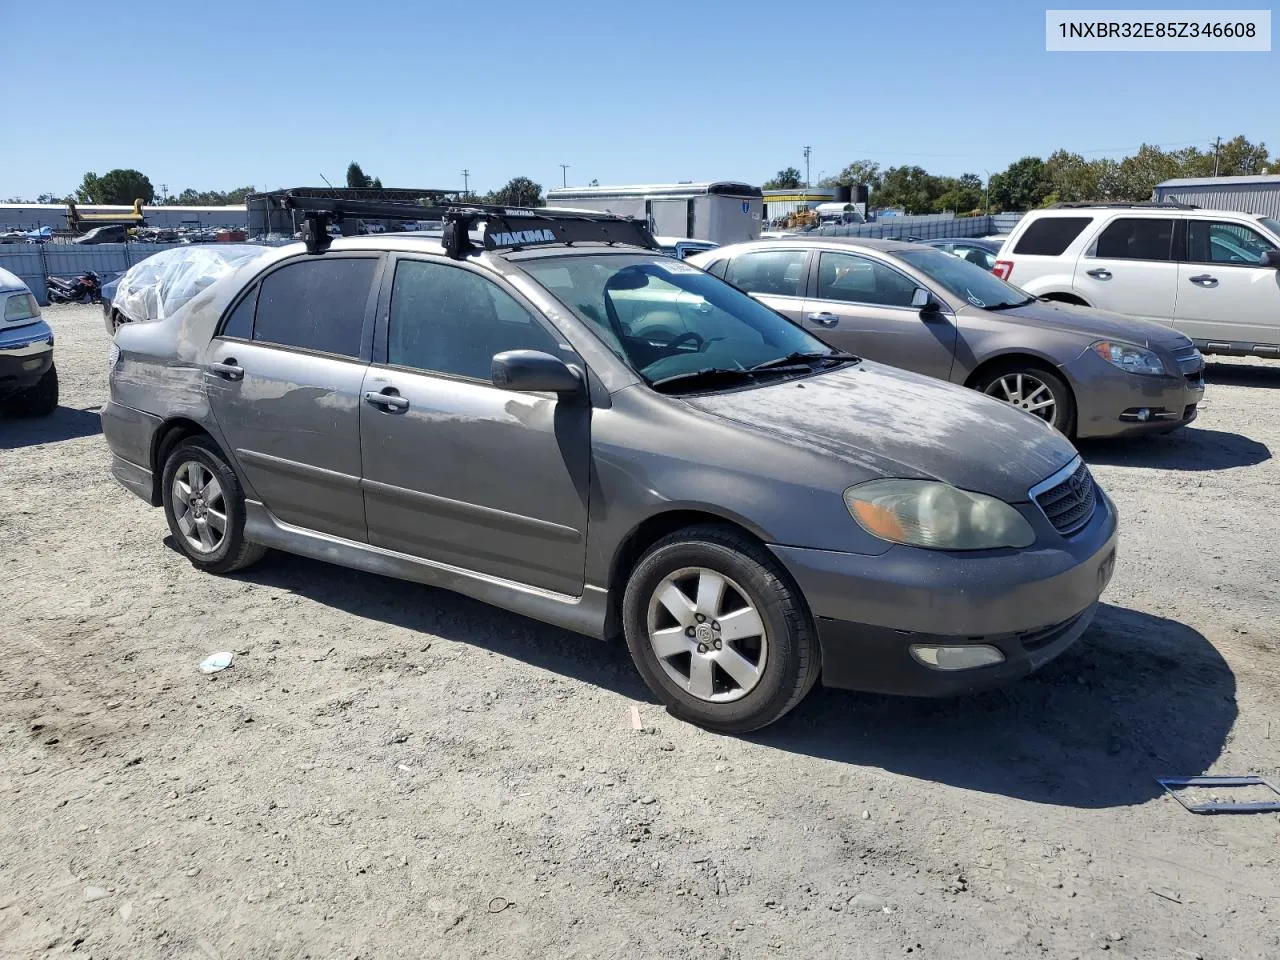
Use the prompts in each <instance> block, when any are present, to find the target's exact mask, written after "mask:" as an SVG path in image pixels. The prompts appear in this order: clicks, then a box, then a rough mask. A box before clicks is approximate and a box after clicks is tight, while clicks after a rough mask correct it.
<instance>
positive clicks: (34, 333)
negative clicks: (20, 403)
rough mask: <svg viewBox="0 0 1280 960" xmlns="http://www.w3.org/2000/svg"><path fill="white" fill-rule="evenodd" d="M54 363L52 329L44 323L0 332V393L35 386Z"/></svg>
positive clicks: (14, 391) (9, 392)
mask: <svg viewBox="0 0 1280 960" xmlns="http://www.w3.org/2000/svg"><path fill="white" fill-rule="evenodd" d="M51 366H53V331H52V330H50V329H49V327H48V325H47V324H45V323H44V322H39V323H33V324H27V325H25V326H21V327H12V328H10V329H8V330H4V331H3V332H0V396H8V395H9V394H13V393H18V392H19V391H22V390H26V389H27V388H28V387H32V386H34V385H35V384H36V383H38V382H39V381H40V378H41V377H43V376H44V375H45V374H46V373H48V372H49V368H50V367H51Z"/></svg>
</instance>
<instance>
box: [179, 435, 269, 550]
mask: <svg viewBox="0 0 1280 960" xmlns="http://www.w3.org/2000/svg"><path fill="white" fill-rule="evenodd" d="M161 484H162V486H161V495H162V497H163V499H164V515H165V519H166V520H168V521H169V532H170V533H172V534H173V539H174V540H175V541H176V542H177V544H178V549H180V550H181V551H182V552H183V553H184V554H186V557H187V559H188V560H190V561H191V564H192V566H194V567H196V568H197V569H200V570H204V571H206V572H208V573H231V572H232V571H235V570H240V569H241V568H243V567H247V566H249V565H250V564H251V563H256V562H257V561H258V560H259V559H261V557H262V555H263V554H264V553H265V552H266V548H265V547H262V546H260V545H259V544H256V543H250V542H249V541H248V540H246V539H245V538H244V519H245V509H244V493H243V491H242V490H241V488H240V481H239V479H237V477H236V475H235V471H233V470H232V469H231V467H230V466H229V465H228V464H227V462H226V460H225V459H223V456H222V452H221V451H220V450H219V449H218V447H217V445H216V444H214V443H213V441H212V440H210V439H208V438H207V437H199V436H197V437H188V438H187V439H185V440H183V441H181V442H180V443H179V444H178V445H177V447H175V448H174V450H173V452H172V453H170V454H169V456H168V457H167V458H166V460H165V462H164V472H163V473H162V474H161Z"/></svg>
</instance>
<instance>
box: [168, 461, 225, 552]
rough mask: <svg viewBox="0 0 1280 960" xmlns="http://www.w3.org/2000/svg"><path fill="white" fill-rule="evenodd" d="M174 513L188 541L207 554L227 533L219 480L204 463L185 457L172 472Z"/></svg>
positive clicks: (193, 548)
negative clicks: (185, 459)
mask: <svg viewBox="0 0 1280 960" xmlns="http://www.w3.org/2000/svg"><path fill="white" fill-rule="evenodd" d="M173 515H174V519H175V520H177V523H178V529H179V530H181V531H182V536H183V538H184V539H185V540H186V541H187V545H188V546H189V547H190V548H191V549H192V550H195V551H196V552H197V553H202V554H209V553H213V552H215V551H216V550H217V549H218V547H220V546H222V541H223V540H224V539H225V538H226V536H227V504H226V498H225V496H224V494H223V491H222V484H220V483H219V482H218V478H217V477H215V476H214V475H213V471H211V470H210V469H209V468H208V467H207V466H205V465H204V464H203V463H200V462H199V461H197V460H187V461H184V462H183V463H182V465H181V466H179V467H178V469H177V471H176V472H175V473H174V475H173Z"/></svg>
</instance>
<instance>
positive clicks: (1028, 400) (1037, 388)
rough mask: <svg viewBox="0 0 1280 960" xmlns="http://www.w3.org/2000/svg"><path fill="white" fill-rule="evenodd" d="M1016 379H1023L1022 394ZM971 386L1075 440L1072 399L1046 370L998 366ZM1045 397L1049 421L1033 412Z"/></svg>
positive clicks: (1017, 364) (1021, 363)
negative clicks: (1050, 402) (1048, 400)
mask: <svg viewBox="0 0 1280 960" xmlns="http://www.w3.org/2000/svg"><path fill="white" fill-rule="evenodd" d="M1018 377H1022V378H1023V380H1022V381H1021V383H1022V387H1021V390H1019V388H1018V386H1017V384H1018V383H1019V381H1018V380H1017V378H1018ZM973 386H974V389H975V390H978V391H979V392H981V393H985V394H986V395H987V396H989V397H994V398H995V399H997V400H1003V401H1004V402H1005V403H1010V404H1012V405H1013V406H1015V407H1020V408H1022V409H1024V410H1027V412H1029V413H1031V414H1033V415H1035V416H1038V417H1040V418H1041V419H1042V420H1048V421H1049V423H1051V424H1052V425H1053V427H1054V428H1055V429H1056V430H1057V431H1058V432H1059V433H1062V434H1064V435H1065V436H1067V437H1074V436H1075V434H1076V401H1075V397H1074V396H1072V394H1071V388H1070V387H1068V386H1067V384H1066V382H1065V381H1064V380H1063V379H1062V378H1061V377H1059V376H1058V375H1057V374H1056V373H1053V372H1052V371H1050V370H1049V369H1048V368H1047V367H1042V366H1040V365H1039V364H1036V363H1032V362H1030V361H1013V362H1010V363H1005V364H1000V365H999V366H995V367H992V368H991V369H990V370H987V371H984V372H983V374H982V376H981V377H979V378H978V380H977V381H975V382H974V384H973ZM1046 394H1047V395H1048V397H1050V398H1051V399H1052V403H1053V408H1052V413H1053V416H1052V419H1050V418H1048V417H1045V416H1044V415H1043V413H1042V412H1041V410H1036V409H1034V408H1033V407H1034V405H1035V404H1038V403H1043V402H1044V401H1045V399H1046ZM1020 398H1021V399H1020ZM1045 409H1047V408H1045Z"/></svg>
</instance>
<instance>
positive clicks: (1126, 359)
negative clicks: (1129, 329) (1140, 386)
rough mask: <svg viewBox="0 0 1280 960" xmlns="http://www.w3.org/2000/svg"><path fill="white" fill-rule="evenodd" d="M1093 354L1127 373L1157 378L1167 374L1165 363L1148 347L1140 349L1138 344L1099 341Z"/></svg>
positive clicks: (1094, 347)
mask: <svg viewBox="0 0 1280 960" xmlns="http://www.w3.org/2000/svg"><path fill="white" fill-rule="evenodd" d="M1093 352H1094V353H1096V354H1097V355H1098V356H1100V357H1101V358H1102V359H1103V360H1105V361H1107V363H1110V364H1112V365H1114V366H1117V367H1119V368H1120V369H1121V370H1123V371H1125V373H1142V374H1147V375H1149V376H1157V377H1159V376H1163V375H1164V373H1165V369H1164V363H1163V362H1162V361H1161V360H1160V358H1159V357H1158V356H1156V354H1155V353H1153V352H1152V351H1150V350H1148V349H1147V348H1146V347H1139V346H1137V345H1136V344H1132V343H1117V342H1116V341H1114V340H1099V341H1098V342H1097V343H1095V344H1093Z"/></svg>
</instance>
